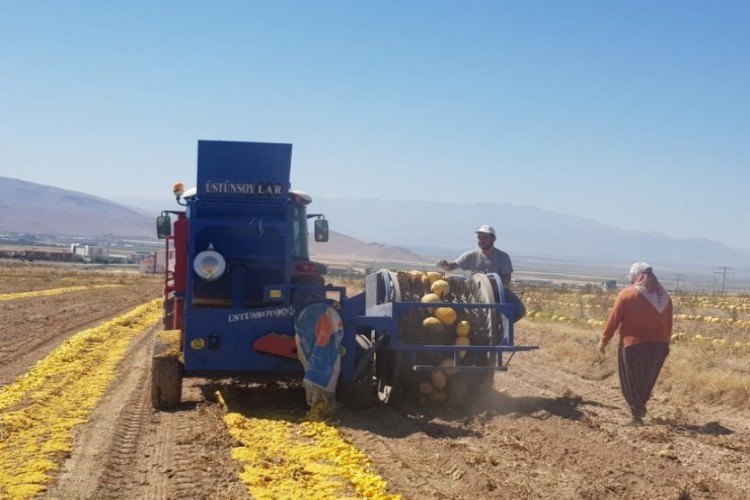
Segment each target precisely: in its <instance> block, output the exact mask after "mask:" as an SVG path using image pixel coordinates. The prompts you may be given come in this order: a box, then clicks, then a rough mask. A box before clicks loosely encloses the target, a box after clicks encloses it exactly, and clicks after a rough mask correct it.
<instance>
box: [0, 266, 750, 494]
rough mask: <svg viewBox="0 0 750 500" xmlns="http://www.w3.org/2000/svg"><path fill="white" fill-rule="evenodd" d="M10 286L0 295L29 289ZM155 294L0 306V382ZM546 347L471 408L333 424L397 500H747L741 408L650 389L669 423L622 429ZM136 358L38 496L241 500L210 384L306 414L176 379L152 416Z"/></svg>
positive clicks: (123, 292)
mask: <svg viewBox="0 0 750 500" xmlns="http://www.w3.org/2000/svg"><path fill="white" fill-rule="evenodd" d="M11 281H13V283H12V284H11V282H10V281H8V280H4V282H3V285H2V290H0V293H9V292H11V291H26V290H30V289H42V288H44V287H41V286H36V285H33V284H31V283H24V282H23V280H18V279H16V280H11ZM159 286H160V285H159V283H158V281H156V280H135V279H133V280H126V281H125V282H124V284H123V286H121V287H116V288H111V289H105V290H104V291H102V290H92V291H80V292H70V293H66V294H62V295H56V296H48V297H38V298H20V299H14V300H12V301H4V302H0V346H2V349H1V350H0V382H1V383H2V384H7V383H9V382H10V381H12V380H13V379H14V378H15V377H16V376H17V375H19V374H21V373H23V372H24V371H25V370H26V369H28V367H29V366H31V364H32V363H33V362H34V361H36V360H37V359H40V358H41V357H43V356H44V355H46V354H47V353H48V352H49V351H50V350H51V349H53V348H54V347H55V346H56V345H57V344H59V343H60V342H61V340H62V339H64V338H66V337H68V336H70V335H72V334H74V333H75V332H77V331H80V330H81V329H84V328H86V327H88V326H90V325H92V324H94V323H96V322H99V321H102V320H103V319H105V318H109V317H112V316H115V315H118V314H120V313H122V312H124V311H125V310H127V309H129V308H130V307H132V306H134V305H136V304H139V303H142V302H145V301H147V300H148V299H150V298H153V297H158V296H159V293H160V292H159V290H160V288H159ZM46 287H47V288H54V287H55V286H53V285H49V284H48V285H46ZM546 334H548V332H546V331H545V327H544V325H542V324H531V323H523V322H522V323H520V324H519V325H518V327H517V343H527V344H531V343H538V344H540V345H541V346H542V349H541V350H539V351H536V352H529V353H520V354H518V355H516V357H515V358H514V359H513V360H512V363H511V365H510V369H509V371H507V372H505V373H498V374H496V377H495V385H496V389H497V390H496V391H493V392H491V393H490V394H489V396H488V397H487V398H485V399H484V400H482V401H476V402H475V404H473V405H472V407H471V408H468V409H466V410H463V411H458V410H454V409H446V408H434V407H422V406H417V405H414V406H404V407H400V408H390V407H387V406H384V405H379V406H377V407H375V408H374V409H371V410H368V411H362V412H352V411H347V410H340V411H339V412H338V414H337V415H336V417H335V421H334V424H335V426H336V427H337V428H338V429H339V431H340V432H341V433H342V435H344V436H345V437H347V438H348V439H350V440H351V442H352V443H353V444H354V445H355V446H356V447H358V448H359V449H360V450H362V451H363V452H365V453H366V454H367V455H368V456H369V457H370V458H371V460H372V461H373V463H374V465H375V467H376V469H377V471H378V472H379V473H380V475H381V476H382V477H383V478H385V479H386V480H387V481H388V484H389V491H390V492H392V493H394V494H400V495H402V497H403V498H409V499H423V498H441V499H442V498H444V499H461V498H466V499H473V500H476V499H479V498H482V499H484V498H513V499H519V498H587V499H595V498H644V499H645V498H649V499H654V498H658V499H661V498H664V499H676V498H716V499H746V498H750V457H749V456H748V455H749V454H748V452H749V451H750V445H749V443H750V432H749V429H750V415H748V413H747V411H745V412H742V411H738V410H735V409H731V408H727V407H716V406H714V407H709V406H706V405H703V404H701V402H700V401H692V400H689V399H685V398H683V399H676V398H675V397H668V396H667V395H665V394H660V393H659V391H658V388H657V391H656V394H655V398H654V400H653V401H652V403H651V405H650V411H651V412H652V414H658V415H661V416H662V417H668V416H670V415H671V417H672V418H662V419H660V420H659V421H658V422H654V423H651V424H650V425H647V426H644V427H640V428H629V427H621V426H620V425H619V424H618V422H620V421H621V420H623V418H624V417H625V411H624V408H623V403H622V399H621V397H620V394H619V389H618V384H617V380H616V375H615V374H614V373H613V370H612V364H611V363H610V364H608V365H607V366H593V367H592V366H581V365H580V364H579V363H577V362H576V361H575V360H567V361H566V360H560V359H555V358H553V357H552V356H550V355H548V353H547V352H546V351H545V350H544V345H545V342H548V341H549V340H548V339H547V338H546V337H545V335H546ZM592 347H593V342H592ZM610 355H611V354H610ZM149 356H150V332H144V333H143V335H142V336H141V337H139V339H138V340H137V341H136V342H135V343H134V345H133V346H132V348H131V349H130V351H129V353H128V355H127V356H126V358H125V359H124V360H123V361H122V365H121V367H120V377H119V379H118V381H117V383H116V384H114V385H113V387H112V388H111V389H110V391H109V392H108V394H107V395H106V396H105V398H104V400H103V401H102V403H101V405H100V406H99V407H98V409H97V411H96V412H95V414H94V415H93V417H92V418H91V419H90V421H89V422H88V423H87V424H85V425H83V426H81V427H79V428H78V429H77V434H76V438H75V444H74V450H73V452H72V454H71V456H70V457H69V458H68V460H67V461H66V462H65V464H64V466H63V469H62V472H61V473H60V474H59V476H58V477H57V479H56V481H55V483H54V484H53V485H52V486H51V487H50V490H49V491H48V492H47V493H46V494H45V497H46V498H125V499H130V498H132V499H143V498H149V499H171V498H212V499H214V498H250V495H249V494H248V493H247V490H246V487H245V485H243V484H242V483H241V482H240V481H239V479H238V465H237V464H236V463H235V462H234V461H233V460H232V459H231V458H230V449H231V447H232V440H231V438H230V437H229V436H228V435H227V433H226V432H225V430H224V426H223V421H222V412H223V409H222V407H221V406H220V405H218V404H217V403H216V402H215V397H214V391H215V389H216V387H217V384H226V385H223V390H225V391H227V392H231V393H233V397H234V398H235V399H237V397H242V398H243V400H244V404H243V408H242V410H241V411H242V412H243V413H245V414H246V415H249V416H263V417H270V418H278V419H289V420H293V421H298V420H299V419H302V418H304V415H305V413H306V410H307V409H306V407H305V405H304V395H303V392H302V391H301V390H300V388H299V387H295V386H294V385H281V386H278V387H262V388H261V387H259V386H253V385H251V384H245V383H242V382H240V381H238V382H235V383H233V384H227V382H211V381H208V380H204V379H189V380H188V381H187V382H186V385H185V387H184V389H183V404H182V405H181V406H180V407H179V408H178V409H177V410H175V411H170V412H156V411H153V410H152V409H151V408H150V404H149V399H148V398H149V396H148V391H149V384H148V380H149V369H150V358H149ZM678 413H679V415H678ZM259 438H262V436H259Z"/></svg>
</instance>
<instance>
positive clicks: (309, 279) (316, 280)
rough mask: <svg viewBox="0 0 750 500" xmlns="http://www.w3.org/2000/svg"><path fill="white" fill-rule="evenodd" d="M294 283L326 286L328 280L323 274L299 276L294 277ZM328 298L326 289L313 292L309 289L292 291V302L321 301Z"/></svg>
mask: <svg viewBox="0 0 750 500" xmlns="http://www.w3.org/2000/svg"><path fill="white" fill-rule="evenodd" d="M292 284H294V285H316V286H325V284H326V282H325V279H324V278H323V276H320V275H317V276H298V277H296V278H292ZM324 300H326V293H325V292H324V291H320V292H311V291H309V290H300V291H295V292H292V302H321V301H324Z"/></svg>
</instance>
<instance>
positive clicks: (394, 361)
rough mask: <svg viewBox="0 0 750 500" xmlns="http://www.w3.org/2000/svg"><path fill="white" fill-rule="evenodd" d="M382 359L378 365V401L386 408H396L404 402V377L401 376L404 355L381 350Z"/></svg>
mask: <svg viewBox="0 0 750 500" xmlns="http://www.w3.org/2000/svg"><path fill="white" fill-rule="evenodd" d="M382 356H383V357H384V359H383V360H382V361H381V362H380V364H379V365H378V382H377V383H378V386H377V395H378V400H380V401H381V402H383V403H385V404H387V405H388V406H392V407H398V406H400V405H402V404H403V403H404V402H405V395H404V387H403V384H404V380H405V379H404V376H403V375H402V371H403V367H402V366H403V365H404V363H405V361H404V357H405V356H404V354H403V353H401V352H398V351H391V350H388V349H387V348H386V349H383V354H382Z"/></svg>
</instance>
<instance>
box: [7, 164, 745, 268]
mask: <svg viewBox="0 0 750 500" xmlns="http://www.w3.org/2000/svg"><path fill="white" fill-rule="evenodd" d="M139 203H140V206H138V207H137V208H135V207H131V206H125V205H122V204H119V203H116V202H114V201H110V200H107V199H103V198H100V197H97V196H93V195H89V194H84V193H79V192H75V191H68V190H63V189H58V188H55V187H51V186H45V185H41V184H35V183H31V182H26V181H22V180H18V179H11V178H6V177H0V232H14V233H27V234H35V235H41V234H46V235H60V236H90V237H127V238H153V237H154V232H155V231H154V228H155V225H154V220H155V217H156V215H158V214H159V212H160V211H161V210H162V209H171V208H176V206H173V205H172V204H170V203H164V204H162V203H161V202H159V201H158V200H152V201H151V202H147V200H139ZM312 206H313V207H314V211H315V212H316V213H318V212H322V213H325V214H326V216H327V218H328V219H329V221H330V226H331V230H332V233H331V241H330V242H329V243H328V244H326V245H325V246H321V247H317V246H315V245H313V251H314V252H321V253H323V252H324V253H326V254H330V255H359V256H361V257H366V256H369V257H371V258H378V259H383V260H388V259H389V258H392V260H399V261H415V262H420V261H430V262H431V261H432V260H433V259H435V258H442V257H445V258H452V257H455V256H456V255H458V253H460V252H461V251H463V250H466V249H469V248H473V247H474V245H475V237H474V230H475V229H476V228H477V227H479V226H480V225H482V224H490V225H493V226H495V228H496V229H497V230H498V233H499V234H498V246H499V247H500V248H503V249H505V250H507V251H508V252H509V253H510V254H511V256H512V257H513V261H514V263H516V262H521V261H523V260H524V259H527V260H530V261H533V260H535V259H539V258H542V259H551V260H555V259H556V260H569V261H574V262H587V263H598V264H616V265H617V266H623V265H624V264H623V263H625V264H628V263H630V262H634V261H640V260H645V261H648V262H650V263H652V264H654V266H655V267H659V268H664V267H670V268H671V269H675V268H677V267H680V266H692V267H701V268H703V269H704V270H706V271H707V272H709V273H710V272H712V270H716V269H718V268H719V266H731V267H732V270H733V272H737V273H740V274H742V273H745V274H750V251H748V250H737V249H732V248H729V247H727V246H725V245H722V244H721V243H718V242H716V241H712V240H709V239H705V238H690V239H675V238H670V237H668V236H665V235H664V234H661V233H646V232H640V231H623V230H620V229H617V228H614V227H611V226H607V225H605V224H601V223H599V222H596V221H594V220H591V219H586V218H582V217H572V216H568V215H563V214H560V213H556V212H550V211H546V210H541V209H538V208H535V207H531V206H518V205H510V204H503V203H450V202H440V203H438V202H425V201H386V200H380V199H365V200H363V199H359V200H353V199H351V200H342V199H324V198H316V199H315V200H314V202H313V205H312ZM146 214H152V215H146Z"/></svg>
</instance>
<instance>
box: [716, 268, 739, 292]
mask: <svg viewBox="0 0 750 500" xmlns="http://www.w3.org/2000/svg"><path fill="white" fill-rule="evenodd" d="M719 269H720V271H715V272H714V274H721V292H722V293H724V288H725V286H726V283H727V274H729V275H732V274H734V273H730V272H729V271H730V270H731V269H732V268H731V267H725V266H720V267H719Z"/></svg>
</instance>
